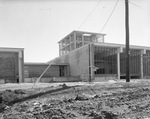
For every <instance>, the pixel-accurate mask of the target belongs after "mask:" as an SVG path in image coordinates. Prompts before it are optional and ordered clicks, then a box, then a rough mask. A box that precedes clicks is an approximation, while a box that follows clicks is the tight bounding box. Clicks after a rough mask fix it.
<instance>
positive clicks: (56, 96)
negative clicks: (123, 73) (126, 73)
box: [0, 83, 150, 119]
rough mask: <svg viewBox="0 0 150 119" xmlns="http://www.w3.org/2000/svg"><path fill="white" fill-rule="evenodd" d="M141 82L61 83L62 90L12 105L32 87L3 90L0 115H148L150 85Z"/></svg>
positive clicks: (58, 118) (108, 118)
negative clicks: (103, 83)
mask: <svg viewBox="0 0 150 119" xmlns="http://www.w3.org/2000/svg"><path fill="white" fill-rule="evenodd" d="M120 85H122V86H120ZM143 85H144V84H143V83H142V85H141V86H140V85H139V84H138V85H137V86H136V84H135V85H134V87H133V85H132V83H131V85H129V86H128V87H126V86H124V84H111V87H110V86H109V87H108V85H91V86H90V85H89V86H88V87H87V86H78V87H76V88H74V87H71V88H63V87H69V86H68V85H67V86H66V84H63V85H60V86H59V88H60V89H61V90H52V89H49V90H51V92H50V91H49V93H44V94H43V95H40V96H39V97H35V98H31V99H28V100H25V101H22V102H17V103H15V104H13V105H9V102H11V101H13V99H14V100H15V99H18V98H24V96H25V95H28V96H29V95H31V93H30V94H29V92H30V91H31V89H27V90H21V89H20V90H14V91H12V90H5V91H3V92H1V93H0V102H1V103H0V107H3V109H1V111H0V119H24V118H26V119H48V118H50V119H82V118H83V119H137V118H142V119H146V118H147V119H148V118H150V89H149V86H146V85H147V84H145V87H143ZM117 86H118V88H117ZM91 89H92V90H91ZM32 90H33V89H32ZM35 90H36V89H35ZM40 90H42V89H40ZM47 90H48V89H47ZM94 92H95V94H94ZM9 96H10V97H11V98H10V97H9Z"/></svg>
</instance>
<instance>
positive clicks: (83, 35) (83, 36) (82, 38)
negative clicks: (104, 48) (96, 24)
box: [82, 34, 84, 46]
mask: <svg viewBox="0 0 150 119" xmlns="http://www.w3.org/2000/svg"><path fill="white" fill-rule="evenodd" d="M82 46H84V35H83V34H82Z"/></svg>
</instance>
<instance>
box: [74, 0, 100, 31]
mask: <svg viewBox="0 0 150 119" xmlns="http://www.w3.org/2000/svg"><path fill="white" fill-rule="evenodd" d="M101 2H102V0H100V1H99V2H98V3H97V5H96V6H95V7H94V8H93V9H92V11H91V12H90V13H89V14H88V16H87V17H86V18H85V19H84V21H83V22H82V23H81V25H80V26H79V27H78V28H77V30H79V29H80V28H81V27H82V26H83V25H84V23H85V22H86V21H87V20H88V18H89V17H90V16H91V14H92V13H93V12H94V11H95V9H96V8H97V7H98V5H99V4H100V3H101Z"/></svg>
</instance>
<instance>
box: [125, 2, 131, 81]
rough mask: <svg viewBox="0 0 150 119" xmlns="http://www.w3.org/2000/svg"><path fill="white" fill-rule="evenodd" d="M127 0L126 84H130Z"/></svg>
mask: <svg viewBox="0 0 150 119" xmlns="http://www.w3.org/2000/svg"><path fill="white" fill-rule="evenodd" d="M128 3H129V2H128V0H125V30H126V82H130V48H129V46H130V45H129V7H128Z"/></svg>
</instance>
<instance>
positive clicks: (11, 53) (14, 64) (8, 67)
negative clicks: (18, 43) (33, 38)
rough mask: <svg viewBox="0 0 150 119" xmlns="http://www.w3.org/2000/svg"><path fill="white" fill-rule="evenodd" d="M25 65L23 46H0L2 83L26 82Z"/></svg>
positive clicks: (0, 81) (0, 75) (0, 78)
mask: <svg viewBox="0 0 150 119" xmlns="http://www.w3.org/2000/svg"><path fill="white" fill-rule="evenodd" d="M23 67H24V49H23V48H2V47H1V48H0V83H20V82H24V75H23V72H24V71H23V70H24V68H23Z"/></svg>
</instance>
